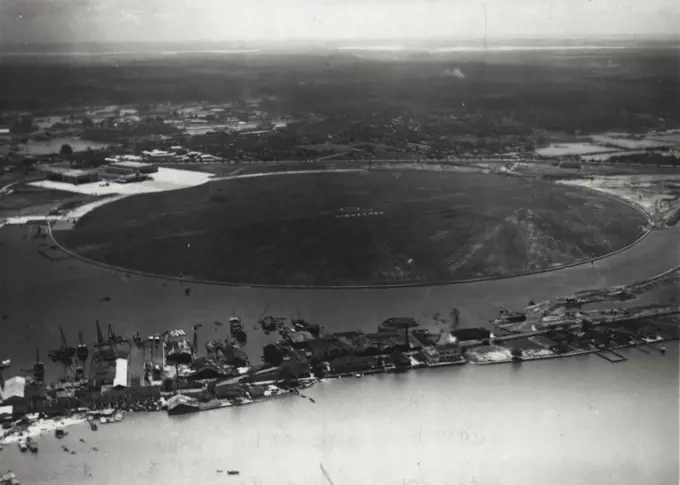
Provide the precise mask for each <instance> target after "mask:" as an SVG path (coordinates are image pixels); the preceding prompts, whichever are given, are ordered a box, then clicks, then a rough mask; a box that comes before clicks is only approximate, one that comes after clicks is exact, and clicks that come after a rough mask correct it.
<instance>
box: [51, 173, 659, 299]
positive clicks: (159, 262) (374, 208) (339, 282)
mask: <svg viewBox="0 0 680 485" xmlns="http://www.w3.org/2000/svg"><path fill="white" fill-rule="evenodd" d="M645 222H646V220H645V217H644V216H643V215H642V214H640V213H639V212H638V211H636V210H635V209H633V208H631V207H630V206H628V205H626V204H623V203H620V202H618V201H615V200H612V199H610V198H607V197H604V196H601V195H599V194H595V193H591V192H589V191H585V190H581V189H578V188H572V187H560V186H556V185H553V184H549V183H547V182H535V181H531V182H530V181H525V180H521V179H517V178H508V177H502V176H498V175H490V174H481V173H456V172H448V173H447V172H426V171H409V170H401V171H364V172H361V173H333V174H331V173H322V174H304V175H298V176H289V175H286V176H277V177H256V178H253V179H241V180H223V181H217V182H213V183H210V184H207V185H205V186H201V187H196V188H190V189H185V190H180V191H175V192H169V193H157V194H147V195H140V196H136V197H130V198H126V199H123V200H120V201H117V202H115V203H112V204H109V205H106V206H103V207H101V208H98V209H96V210H94V211H92V212H91V213H89V214H87V215H85V216H84V217H83V218H82V219H81V220H80V221H79V222H78V224H77V225H76V227H75V229H74V230H72V231H63V232H61V231H60V232H58V233H57V234H55V236H56V237H57V239H58V240H59V242H60V243H62V244H64V245H65V246H67V247H69V248H71V249H73V250H75V251H76V252H78V253H79V254H81V255H82V256H85V257H87V258H90V259H93V260H97V261H101V262H104V263H107V264H110V265H113V266H118V267H122V268H128V269H132V270H137V271H143V272H148V273H153V274H160V275H168V276H177V275H179V274H183V275H184V276H185V277H187V278H194V279H199V280H208V281H218V282H226V283H235V284H255V285H281V286H285V285H290V286H312V287H313V286H317V287H318V286H370V285H376V286H379V285H400V284H432V283H444V282H451V281H459V280H466V279H474V278H483V277H495V276H509V275H513V274H521V273H527V272H532V271H540V270H545V269H549V268H551V267H555V266H560V265H564V264H569V263H572V262H576V261H582V260H586V259H588V258H591V257H597V256H601V255H603V254H607V253H610V252H612V251H615V250H617V249H620V248H622V247H625V246H627V245H628V244H630V243H632V242H633V241H635V240H636V239H637V238H639V237H640V236H641V235H642V234H643V232H644V229H645Z"/></svg>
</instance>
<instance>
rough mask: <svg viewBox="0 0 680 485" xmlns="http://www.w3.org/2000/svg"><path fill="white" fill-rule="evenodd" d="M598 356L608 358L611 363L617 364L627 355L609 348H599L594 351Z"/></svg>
mask: <svg viewBox="0 0 680 485" xmlns="http://www.w3.org/2000/svg"><path fill="white" fill-rule="evenodd" d="M595 355H597V356H598V357H602V358H603V359H605V360H608V361H609V362H611V363H612V364H617V363H619V362H623V361H624V360H628V357H626V356H625V355H621V354H619V353H618V352H615V351H614V350H611V349H604V350H600V351H598V352H596V353H595Z"/></svg>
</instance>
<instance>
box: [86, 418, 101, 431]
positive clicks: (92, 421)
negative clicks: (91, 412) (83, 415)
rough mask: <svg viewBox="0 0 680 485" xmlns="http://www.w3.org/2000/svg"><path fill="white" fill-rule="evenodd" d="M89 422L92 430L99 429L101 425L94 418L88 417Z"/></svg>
mask: <svg viewBox="0 0 680 485" xmlns="http://www.w3.org/2000/svg"><path fill="white" fill-rule="evenodd" d="M88 422H89V423H90V429H91V430H92V431H97V430H98V429H99V426H97V423H95V422H94V419H88Z"/></svg>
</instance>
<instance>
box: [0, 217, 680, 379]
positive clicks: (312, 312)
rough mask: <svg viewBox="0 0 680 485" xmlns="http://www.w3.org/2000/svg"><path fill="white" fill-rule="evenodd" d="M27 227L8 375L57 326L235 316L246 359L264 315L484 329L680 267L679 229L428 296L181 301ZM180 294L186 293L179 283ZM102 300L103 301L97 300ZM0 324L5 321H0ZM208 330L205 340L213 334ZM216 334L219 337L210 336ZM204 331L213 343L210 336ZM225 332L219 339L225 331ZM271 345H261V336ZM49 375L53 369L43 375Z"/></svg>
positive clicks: (17, 254) (2, 300)
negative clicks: (581, 259) (406, 319)
mask: <svg viewBox="0 0 680 485" xmlns="http://www.w3.org/2000/svg"><path fill="white" fill-rule="evenodd" d="M29 234H30V229H29V228H26V227H17V226H13V227H11V226H7V227H5V228H3V229H2V230H0V241H2V244H0V260H1V261H2V262H3V263H2V265H3V270H2V271H0V311H1V313H2V314H3V320H2V321H0V325H1V327H0V328H1V329H2V338H0V357H2V358H11V359H12V360H13V362H14V367H15V368H17V369H18V368H19V367H25V366H27V365H29V364H30V363H31V361H32V359H33V358H34V357H33V356H34V355H35V348H36V346H37V347H40V348H41V349H42V352H43V355H46V352H47V350H48V349H51V348H53V347H54V346H55V345H58V342H59V340H58V338H59V326H60V325H63V326H64V329H65V331H66V333H67V336H68V337H69V338H70V341H74V342H75V336H76V335H77V330H78V329H83V330H84V332H85V338H86V340H87V341H88V342H91V341H94V338H95V334H94V322H95V320H99V321H100V322H102V323H103V324H108V323H112V324H114V328H115V330H116V332H117V333H122V334H125V335H131V334H133V333H134V332H135V331H140V332H141V333H142V334H146V335H148V334H151V333H154V332H162V331H163V330H165V329H168V328H173V327H182V328H185V329H190V328H191V325H192V324H195V323H199V322H203V323H207V324H212V322H213V321H215V320H224V319H225V318H228V316H230V315H231V314H232V312H233V311H235V312H236V313H237V314H238V315H240V316H241V317H242V318H243V320H244V322H245V323H246V330H248V332H249V343H248V346H247V348H246V350H247V351H248V353H249V354H250V355H251V358H253V360H257V359H258V357H259V355H260V349H261V345H262V344H263V343H264V341H263V339H265V338H266V337H264V336H263V335H262V333H261V332H254V331H253V330H252V329H253V325H254V323H255V322H256V320H257V318H258V317H259V316H260V315H262V314H263V313H264V312H265V311H266V312H267V313H268V314H274V315H286V316H295V315H297V313H298V310H299V312H300V314H301V316H302V317H303V318H308V319H311V320H313V321H315V322H317V323H319V324H321V325H322V326H323V327H324V329H325V330H326V331H334V330H338V331H339V330H341V329H343V330H352V329H362V330H369V331H370V330H374V329H376V327H377V325H378V323H379V322H380V321H381V320H382V319H384V318H386V317H388V316H413V317H414V318H416V319H418V320H419V321H420V322H421V323H424V324H426V323H427V322H430V321H432V316H433V314H434V313H435V312H439V313H441V314H442V315H443V316H448V315H449V312H450V311H451V309H452V308H453V307H454V306H456V307H458V308H459V310H460V313H461V322H462V324H463V325H465V326H476V325H484V324H485V323H486V322H488V321H489V320H490V319H492V318H494V317H495V316H496V315H497V313H498V308H499V306H501V305H502V306H504V307H506V308H511V309H514V308H522V307H524V306H525V305H526V304H527V302H528V301H529V300H530V299H532V300H536V301H538V300H544V299H549V298H552V297H557V296H563V295H568V294H571V293H573V292H575V291H577V290H583V289H588V288H599V287H610V286H616V285H623V284H630V283H633V282H637V281H641V280H645V279H648V278H651V277H654V276H656V275H659V274H661V273H663V272H665V271H667V270H669V269H671V268H673V267H676V266H679V265H680V251H679V250H678V248H679V247H680V227H675V228H671V229H664V230H655V231H652V232H651V233H650V234H649V235H648V236H647V237H646V238H644V239H643V240H642V241H640V242H639V243H638V244H637V245H635V246H633V247H631V248H629V249H627V250H625V251H622V252H619V253H617V254H614V255H612V256H610V257H607V258H604V259H601V260H599V261H597V262H596V263H595V264H594V265H592V266H591V265H590V264H589V263H586V264H583V265H579V266H573V267H569V268H564V269H560V270H556V271H551V272H546V273H539V274H533V275H528V276H521V277H516V278H508V279H500V280H491V281H481V282H473V283H461V284H453V285H443V286H431V287H412V288H391V289H379V288H376V289H346V290H343V289H340V290H337V289H336V290H323V289H273V288H271V289H270V288H267V289H265V288H249V287H229V286H218V285H200V284H190V286H191V289H192V291H191V294H190V296H186V295H185V292H184V290H183V287H182V284H181V283H179V282H177V281H172V280H163V279H159V278H152V277H143V276H136V275H132V276H127V275H125V274H124V273H122V272H118V271H112V270H109V269H105V268H102V267H99V266H96V265H92V264H88V263H86V262H83V261H80V260H77V259H75V258H72V257H69V256H67V255H66V254H63V253H61V252H60V251H58V250H50V249H43V252H47V253H48V254H49V255H50V258H49V259H48V258H46V257H45V256H42V255H40V254H39V253H38V251H37V249H38V248H37V245H38V243H37V242H36V241H30V240H29V239H28V238H26V237H25V236H27V235H29ZM185 286H186V284H185ZM104 296H109V297H110V298H111V301H110V302H105V301H102V297H104ZM5 315H6V316H5ZM210 327H212V325H210V326H209V327H208V328H207V330H205V334H204V335H203V336H202V337H201V340H202V341H205V339H210V338H215V337H216V336H217V333H215V334H214V336H213V335H211V334H212V333H213V332H211V331H210ZM216 330H217V329H216ZM208 332H210V334H208ZM222 333H224V331H222ZM267 338H268V337H267ZM48 367H54V366H48Z"/></svg>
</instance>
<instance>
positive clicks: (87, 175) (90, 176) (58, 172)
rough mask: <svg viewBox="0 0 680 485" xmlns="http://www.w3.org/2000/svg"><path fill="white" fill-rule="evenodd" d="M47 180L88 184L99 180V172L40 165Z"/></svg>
mask: <svg viewBox="0 0 680 485" xmlns="http://www.w3.org/2000/svg"><path fill="white" fill-rule="evenodd" d="M41 170H42V171H43V172H45V175H46V176H47V180H52V181H53V182H65V183H67V184H74V185H78V184H88V183H91V182H96V181H97V180H99V172H97V171H96V170H79V169H74V168H68V167H42V168H41Z"/></svg>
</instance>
